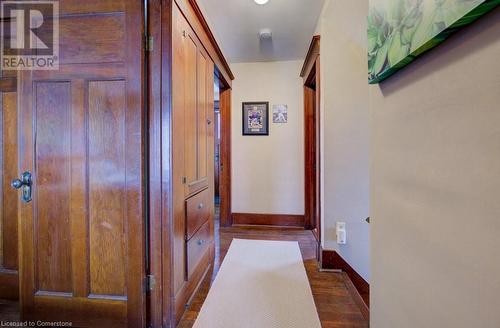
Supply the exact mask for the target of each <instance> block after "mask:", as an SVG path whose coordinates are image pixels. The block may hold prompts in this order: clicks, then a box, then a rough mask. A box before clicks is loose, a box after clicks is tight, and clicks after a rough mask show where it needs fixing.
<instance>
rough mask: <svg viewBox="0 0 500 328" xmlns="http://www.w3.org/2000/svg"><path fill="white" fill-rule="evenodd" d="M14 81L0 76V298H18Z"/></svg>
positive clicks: (9, 75)
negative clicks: (12, 182) (13, 182)
mask: <svg viewBox="0 0 500 328" xmlns="http://www.w3.org/2000/svg"><path fill="white" fill-rule="evenodd" d="M16 89H17V80H16V75H15V72H14V71H4V72H2V77H0V170H1V171H2V180H0V181H1V183H0V197H1V198H0V298H1V299H10V300H17V299H18V298H19V276H18V231H17V215H18V201H17V199H18V197H17V193H16V192H15V191H14V190H13V189H12V188H11V186H10V182H11V181H12V180H13V179H15V178H17V176H18V172H17V165H18V161H17V158H18V154H17V92H16Z"/></svg>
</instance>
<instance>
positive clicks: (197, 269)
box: [172, 5, 215, 321]
mask: <svg viewBox="0 0 500 328" xmlns="http://www.w3.org/2000/svg"><path fill="white" fill-rule="evenodd" d="M172 52H173V58H172V135H173V139H172V148H173V158H172V163H173V166H172V171H173V172H172V175H173V190H172V193H173V195H172V198H173V208H174V213H173V226H174V229H173V255H172V256H173V263H174V266H173V268H172V271H173V282H174V283H173V286H174V288H173V294H174V295H173V296H174V302H175V309H174V311H175V315H174V316H175V319H176V321H177V320H179V319H180V317H181V315H182V313H183V310H184V307H185V305H186V303H187V302H188V300H189V298H190V297H191V295H192V294H193V292H194V291H195V288H196V287H197V286H198V284H199V282H200V280H201V279H202V278H203V276H204V275H205V274H206V272H207V271H208V269H209V268H210V265H211V263H212V262H213V258H214V239H213V236H214V232H213V229H214V221H213V220H214V205H213V204H214V176H213V175H214V125H213V122H214V89H213V88H214V74H215V72H214V63H213V61H212V59H211V58H210V56H209V55H208V53H207V51H206V49H205V47H204V45H203V43H202V42H201V41H200V39H199V37H198V35H197V34H196V33H195V32H194V30H193V29H192V27H191V25H190V23H189V22H188V20H187V19H186V18H185V16H184V15H183V13H182V12H181V10H180V9H179V8H178V7H177V6H176V5H174V7H173V12H172Z"/></svg>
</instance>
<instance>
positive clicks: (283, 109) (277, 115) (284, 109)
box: [273, 105, 288, 123]
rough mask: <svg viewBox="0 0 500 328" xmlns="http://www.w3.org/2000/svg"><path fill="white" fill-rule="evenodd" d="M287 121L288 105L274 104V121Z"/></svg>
mask: <svg viewBox="0 0 500 328" xmlns="http://www.w3.org/2000/svg"><path fill="white" fill-rule="evenodd" d="M287 122H288V106H287V105H273V123H287Z"/></svg>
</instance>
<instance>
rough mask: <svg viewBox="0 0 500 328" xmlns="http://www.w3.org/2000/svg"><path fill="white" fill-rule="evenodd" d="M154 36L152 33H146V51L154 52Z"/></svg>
mask: <svg viewBox="0 0 500 328" xmlns="http://www.w3.org/2000/svg"><path fill="white" fill-rule="evenodd" d="M154 40H155V39H154V37H152V36H151V35H146V45H145V47H146V51H147V52H152V51H153V46H154Z"/></svg>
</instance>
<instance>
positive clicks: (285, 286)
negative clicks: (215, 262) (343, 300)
mask: <svg viewBox="0 0 500 328" xmlns="http://www.w3.org/2000/svg"><path fill="white" fill-rule="evenodd" d="M194 327H195V328H246V327H248V328H319V327H321V324H320V321H319V318H318V313H317V311H316V306H315V305H314V299H313V296H312V292H311V288H310V286H309V281H308V279H307V274H306V271H305V268H304V264H303V262H302V256H301V253H300V248H299V244H298V243H297V242H290V241H264V240H243V239H234V240H233V242H232V243H231V246H230V247H229V251H228V252H227V255H226V257H225V258H224V262H223V263H222V265H221V268H220V270H219V273H218V274H217V277H216V278H215V281H214V283H213V285H212V287H211V288H210V291H209V292H208V296H207V299H206V300H205V303H204V304H203V306H202V308H201V312H200V314H199V315H198V318H197V319H196V322H195V324H194Z"/></svg>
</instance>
